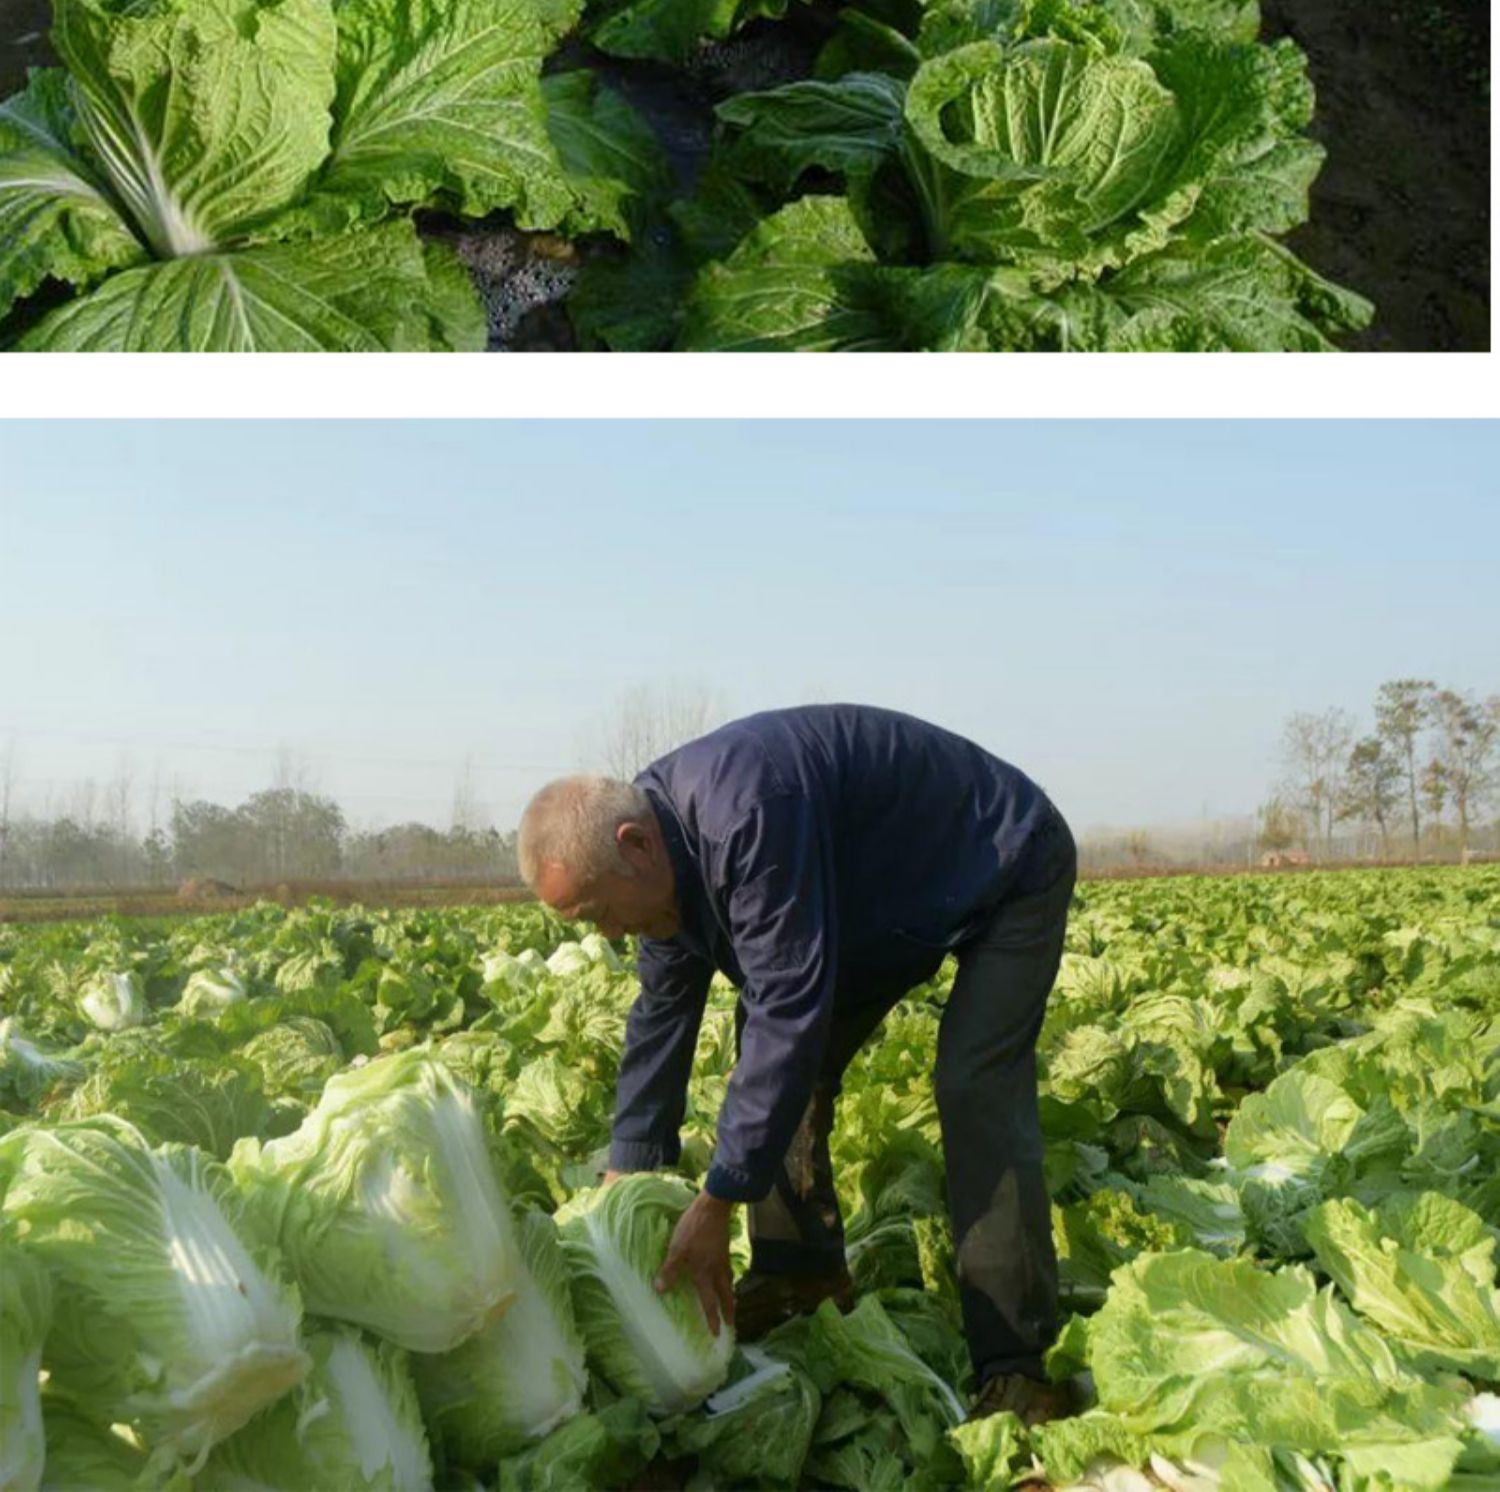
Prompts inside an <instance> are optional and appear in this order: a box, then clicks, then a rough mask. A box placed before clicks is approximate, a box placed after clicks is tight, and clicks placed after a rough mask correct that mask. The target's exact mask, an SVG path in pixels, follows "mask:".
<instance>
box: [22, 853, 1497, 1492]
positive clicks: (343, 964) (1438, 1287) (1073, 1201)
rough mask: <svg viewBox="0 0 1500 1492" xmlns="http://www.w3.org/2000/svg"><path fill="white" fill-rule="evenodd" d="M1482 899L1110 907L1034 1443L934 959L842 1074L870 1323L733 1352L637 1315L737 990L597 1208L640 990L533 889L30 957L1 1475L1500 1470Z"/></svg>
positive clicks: (1173, 890)
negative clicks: (674, 1109)
mask: <svg viewBox="0 0 1500 1492" xmlns="http://www.w3.org/2000/svg"><path fill="white" fill-rule="evenodd" d="M1497 904H1500V875H1497V873H1496V871H1495V870H1493V869H1485V868H1474V869H1470V870H1467V871H1459V870H1434V871H1426V872H1401V873H1392V872H1381V873H1378V874H1369V875H1366V874H1342V875H1336V876H1308V877H1296V878H1267V879H1261V878H1243V879H1235V880H1225V881H1210V880H1187V879H1185V880H1181V881H1170V882H1153V883H1147V884H1136V885H1085V886H1084V887H1083V888H1082V889H1081V891H1080V895H1079V899H1078V905H1077V907H1076V909H1075V915H1074V920H1073V924H1072V928H1071V930H1070V935H1069V947H1068V952H1067V954H1066V956H1065V959H1064V966H1063V970H1062V973H1061V976H1060V981H1059V988H1058V991H1057V993H1056V994H1055V995H1054V997H1053V1000H1052V1002H1051V1006H1050V1009H1049V1015H1048V1020H1047V1025H1046V1028H1045V1030H1044V1033H1043V1037H1042V1052H1043V1066H1044V1082H1043V1107H1044V1114H1043V1118H1044V1127H1045V1130H1046V1133H1047V1139H1048V1145H1047V1164H1048V1172H1049V1180H1050V1183H1051V1188H1052V1191H1053V1194H1054V1198H1055V1206H1054V1231H1055V1236H1056V1239H1057V1244H1058V1250H1059V1255H1060V1264H1061V1273H1062V1287H1063V1292H1064V1299H1065V1302H1066V1304H1067V1306H1068V1307H1069V1311H1070V1316H1069V1321H1068V1325H1067V1327H1066V1329H1065V1330H1064V1333H1063V1335H1062V1337H1061V1339H1060V1341H1059V1343H1058V1345H1057V1347H1056V1348H1055V1349H1054V1351H1053V1353H1052V1354H1051V1357H1050V1359H1049V1370H1050V1371H1051V1372H1053V1373H1054V1374H1055V1375H1056V1376H1058V1377H1060V1378H1062V1377H1067V1378H1071V1379H1074V1380H1075V1381H1076V1383H1077V1384H1078V1386H1079V1388H1080V1389H1081V1391H1082V1392H1083V1394H1084V1397H1085V1402H1087V1404H1088V1405H1089V1407H1088V1409H1087V1411H1086V1412H1084V1413H1082V1414H1080V1415H1078V1416H1075V1417H1073V1418H1071V1419H1067V1420H1063V1421H1059V1422H1056V1423H1054V1424H1052V1425H1049V1426H1045V1427H1042V1428H1040V1429H1034V1430H1031V1431H1027V1430H1026V1429H1024V1428H1023V1427H1022V1426H1021V1425H1020V1424H1019V1422H1017V1421H1016V1420H1015V1419H1014V1417H1012V1416H1007V1415H1001V1416H997V1417H995V1418H993V1419H990V1420H985V1421H980V1422H976V1423H974V1424H964V1423H963V1422H962V1420H963V1407H964V1402H965V1398H966V1396H967V1394H968V1393H969V1391H970V1390H971V1389H972V1387H973V1385H972V1382H971V1381H970V1370H969V1367H968V1363H967V1359H966V1353H965V1349H964V1344H963V1340H962V1336H961V1334H960V1332H959V1329H958V1318H957V1305H956V1289H955V1280H954V1264H953V1246H952V1239H951V1235H950V1234H949V1231H948V1228H947V1224H946V1220H945V1217H944V1206H943V1172H942V1160H941V1150H940V1145H939V1135H938V1128H937V1117H936V1111H935V1106H934V1104H933V1099H932V1094H931V1085H930V1070H931V1057H932V1051H933V1042H934V1039H935V1033H936V1024H937V1019H938V1016H939V1014H940V1011H941V1005H942V1000H943V997H944V994H945V986H946V978H947V976H946V975H945V976H944V978H942V979H940V980H938V981H936V982H935V983H934V984H933V985H931V986H929V987H926V988H923V989H921V990H918V991H915V992H914V993H913V995H912V996H911V997H910V998H909V999H908V1000H907V1001H906V1002H904V1003H903V1005H902V1006H901V1007H899V1008H898V1010H897V1011H895V1012H893V1014H892V1015H891V1017H890V1018H889V1019H888V1021H887V1024H886V1028H885V1032H884V1034H883V1037H882V1039H881V1040H880V1041H879V1042H878V1043H876V1044H874V1045H872V1046H871V1047H869V1048H868V1049H867V1050H866V1051H865V1052H863V1053H862V1054H861V1055H860V1056H859V1057H858V1058H857V1059H856V1061H855V1063H854V1065H853V1067H852V1068H851V1070H850V1073H849V1074H848V1076H847V1078H846V1082H845V1091H844V1097H843V1100H842V1103H841V1111H840V1116H839V1122H838V1127H837V1130H836V1134H835V1160H836V1163H837V1170H838V1177H839V1184H840V1189H841V1193H842V1198H843V1202H844V1207H845V1214H846V1217H847V1219H848V1244H849V1255H850V1262H851V1269H852V1271H853V1273H854V1275H855V1278H856V1282H857V1285H858V1287H859V1304H858V1306H857V1307H856V1309H855V1310H854V1311H853V1312H852V1313H851V1314H850V1315H848V1316H844V1317H841V1316H839V1315H838V1313H837V1312H835V1311H833V1310H832V1308H831V1307H827V1308H825V1309H824V1310H822V1311H820V1312H819V1313H818V1314H817V1315H815V1316H813V1317H811V1318H808V1319H806V1320H803V1321H799V1322H794V1323H792V1324H790V1325H789V1326H787V1327H784V1328H782V1329H781V1330H780V1331H778V1332H777V1333H774V1334H773V1335H772V1337H771V1338H769V1339H768V1340H766V1341H765V1342H763V1343H760V1344H758V1345H755V1346H748V1345H747V1346H740V1347H735V1346H734V1344H733V1343H732V1341H731V1339H730V1338H729V1337H728V1336H727V1335H726V1336H723V1337H720V1338H719V1339H717V1340H716V1339H714V1338H712V1337H711V1336H710V1335H709V1334H708V1333H707V1331H706V1328H705V1326H704V1324H703V1321H702V1317H701V1312H700V1311H699V1309H698V1307H697V1305H696V1302H695V1301H694V1300H693V1299H692V1298H691V1296H690V1294H689V1293H688V1292H687V1290H686V1288H685V1287H678V1289H677V1290H676V1291H674V1292H672V1293H670V1294H669V1295H668V1296H666V1297H661V1296H657V1295H656V1294H655V1292H654V1291H652V1290H651V1288H650V1282H651V1278H652V1275H653V1273H654V1270H655V1268H656V1266H657V1264H658V1263H659V1261H660V1258H661V1256H662V1253H663V1251H664V1249H665V1243H666V1238H667V1236H668V1234H669V1231H670V1227H671V1225H672V1222H673V1220H674V1219H675V1217H676V1216H677V1214H678V1213H679V1212H680V1210H681V1208H682V1207H683V1206H684V1205H685V1204H686V1201H687V1200H688V1198H689V1197H690V1196H691V1181H692V1180H693V1179H695V1178H697V1177H698V1176H700V1175H701V1173H702V1170H703V1169H704V1168H705V1167H706V1164H707V1160H708V1156H709V1154H710V1152H711V1147H712V1139H713V1119H714V1114H715V1112H716V1110H717V1106H718V1102H719V1100H720V1098H721V1096H722V1092H723V1087H724V1084H725V1082H726V1081H727V1077H728V1073H729V1071H730V1069H731V1067H732V1063H733V995H732V991H730V990H728V988H727V987H723V986H716V988H715V991H714V993H713V995H712V997H711V1000H710V1009H709V1011H708V1014H707V1017H706V1019H705V1021H704V1026H703V1031H702V1035H701V1037H700V1044H699V1052H698V1061H697V1064H696V1068H695V1075H694V1079H693V1083H692V1087H691V1091H690V1094H689V1101H688V1105H687V1111H686V1114H685V1118H684V1141H685V1143H684V1153H683V1161H682V1165H681V1168H680V1169H681V1171H682V1173H683V1174H682V1175H681V1176H680V1177H643V1178H633V1179H630V1180H628V1181H627V1182H624V1183H620V1184H617V1185H616V1186H615V1187H613V1188H611V1189H609V1190H607V1191H604V1192H598V1191H596V1190H595V1182H596V1180H597V1176H598V1172H599V1168H600V1166H601V1164H602V1159H603V1146H604V1144H605V1142H606V1140H607V1134H608V1123H609V1112H610V1107H611V1102H612V1083H613V1075H614V1071H615V1067H616V1065H617V1062H618V1056H619V1051H620V1045H621V1041H622V1037H623V1025H624V1015H625V1012H626V1010H627V1009H628V1006H629V1002H630V1000H631V998H632V996H633V993H634V981H633V979H632V978H631V976H630V974H629V972H628V971H627V970H623V969H621V968H620V967H619V966H618V964H619V960H618V958H617V956H616V952H615V950H613V949H611V948H610V946H609V945H608V944H605V943H604V942H602V940H599V939H597V938H594V937H585V938H583V939H581V940H577V941H575V940H574V939H573V938H572V937H571V936H570V934H571V933H572V929H569V928H567V927H566V926H565V925H564V924H562V923H561V922H560V921H559V920H558V919H556V918H555V917H553V916H551V914H549V913H547V912H546V911H545V910H543V909H540V908H534V907H524V908H510V909H505V910H501V911H494V910H483V911H480V910H469V911H453V912H432V911H422V912H411V913H388V912H387V913H367V912H363V911H360V910H358V909H346V910H338V909H334V908H331V907H317V908H312V909H308V910H304V911H299V912H290V913H289V912H286V911H284V910H282V909H279V908H275V907H270V906H262V907H257V908H254V909H251V910H250V911H247V912H241V913H235V914H231V915H230V916H227V917H220V918H209V919H195V920H193V921H189V922H179V923H161V924H151V923H131V922H103V923H93V924H77V925H72V926H65V927H60V928H48V929H9V930H0V1008H3V1010H4V1011H5V1016H4V1025H3V1027H0V1110H3V1111H4V1115H5V1117H4V1118H3V1119H0V1125H3V1126H5V1127H7V1128H8V1129H9V1133H8V1134H4V1135H0V1193H3V1198H4V1200H3V1217H4V1224H3V1234H0V1238H3V1247H4V1263H3V1267H0V1280H3V1281H4V1295H3V1303H0V1315H3V1316H4V1318H5V1326H6V1330H5V1333H4V1338H3V1339H4V1341H5V1342H6V1343H7V1348H6V1352H7V1357H6V1362H5V1369H6V1372H5V1375H4V1376H5V1383H4V1386H3V1388H0V1415H3V1416H4V1419H5V1430H6V1433H5V1445H6V1447H7V1450H6V1454H5V1457H4V1458H3V1463H0V1464H3V1467H4V1469H3V1470H0V1485H6V1486H7V1487H9V1486H17V1487H20V1486H28V1487H34V1486H38V1485H39V1486H42V1487H46V1488H49V1489H51V1492H62V1489H64V1488H69V1489H71V1488H73V1487H84V1486H97V1487H99V1488H110V1489H112V1488H116V1487H126V1486H134V1487H137V1488H150V1487H172V1488H174V1489H176V1488H182V1487H186V1486H192V1487H209V1488H226V1489H227V1488H238V1489H243V1488H245V1487H247V1486H254V1487H258V1488H279V1489H284V1492H291V1489H292V1488H294V1487H299V1488H300V1487H308V1486H319V1487H331V1488H342V1487H349V1488H352V1489H365V1488H407V1487H412V1488H423V1487H428V1486H451V1487H454V1488H464V1489H472V1488H475V1487H476V1486H482V1487H486V1488H488V1487H492V1486H499V1487H533V1486H552V1487H558V1488H564V1487H569V1488H584V1487H613V1486H619V1487H623V1486H628V1485H630V1484H631V1483H632V1481H633V1479H634V1478H635V1477H636V1476H637V1475H638V1474H639V1472H640V1471H641V1469H642V1468H643V1467H644V1466H646V1465H647V1464H648V1463H650V1462H653V1461H655V1462H656V1463H657V1464H658V1465H660V1464H662V1463H667V1464H669V1465H670V1466H671V1467H672V1468H674V1470H675V1471H676V1472H677V1473H678V1474H680V1475H681V1476H682V1477H687V1478H690V1481H689V1483H688V1484H689V1485H691V1486H694V1487H697V1488H701V1489H707V1488H716V1487H739V1486H746V1487H753V1486H766V1487H797V1486H804V1487H839V1488H891V1489H895V1488H898V1487H908V1486H919V1487H920V1486H931V1487H943V1486H953V1487H972V1488H1002V1487H1007V1486H1011V1485H1015V1484H1017V1483H1018V1482H1019V1481H1021V1480H1022V1479H1023V1478H1025V1477H1027V1476H1029V1475H1032V1474H1040V1475H1043V1476H1045V1477H1046V1478H1047V1479H1049V1480H1050V1481H1051V1482H1052V1483H1053V1484H1054V1485H1059V1486H1064V1485H1074V1484H1098V1485H1109V1486H1112V1487H1130V1486H1132V1485H1142V1486H1145V1485H1153V1486H1156V1485H1163V1484H1164V1485H1169V1486H1178V1487H1191V1488H1194V1489H1197V1488H1209V1487H1215V1486H1223V1487H1227V1488H1247V1489H1256V1492H1262V1489H1271V1488H1285V1487H1291V1488H1320V1487H1338V1488H1341V1489H1349V1492H1354V1489H1362V1488H1391V1489H1397V1488H1432V1489H1437V1488H1440V1487H1446V1486H1453V1487H1460V1488H1467V1489H1470V1492H1478V1489H1482V1488H1486V1487H1489V1488H1493V1487H1495V1486H1497V1485H1500V1449H1497V1447H1496V1444H1495V1440H1496V1437H1497V1435H1500V1426H1497V1424H1496V1411H1497V1408H1500V1401H1497V1400H1496V1397H1495V1393H1494V1391H1495V1389H1496V1387H1497V1381H1500V1291H1497V1288H1496V1277H1495V1262H1494V1250H1495V1245H1496V1241H1497V1237H1500V1231H1497V1230H1500V1181H1497V1176H1500V1028H1497V1015H1500V918H1497V914H1496V906H1497ZM736 1253H737V1255H738V1256H739V1262H740V1264H743V1263H744V1262H745V1258H744V1242H743V1238H742V1237H740V1238H738V1239H737V1240H736ZM14 1344H20V1345H19V1347H17V1346H16V1345H14ZM38 1367H40V1368H41V1370H42V1373H43V1375H44V1376H43V1378H42V1380H41V1385H40V1388H39V1389H38V1371H37V1370H38ZM28 1384H30V1385H31V1397H28V1393H27V1385H28ZM17 1447H19V1448H21V1449H19V1450H17V1449H14V1448H17ZM28 1447H29V1451H28V1449H27V1448H28ZM42 1447H45V1451H43V1449H42ZM28 1457H29V1459H28ZM49 1466H50V1469H49ZM106 1466H107V1467H108V1468H109V1470H108V1474H107V1475H106V1471H105V1469H104V1468H105V1467H106ZM28 1477H30V1478H31V1480H29V1481H28V1480H26V1478H28ZM7 1478H10V1480H9V1481H7V1480H6V1479H7Z"/></svg>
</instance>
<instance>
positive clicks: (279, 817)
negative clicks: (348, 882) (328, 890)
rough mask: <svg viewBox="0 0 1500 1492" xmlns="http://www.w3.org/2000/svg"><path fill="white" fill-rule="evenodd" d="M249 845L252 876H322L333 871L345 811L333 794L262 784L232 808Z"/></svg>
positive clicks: (337, 859)
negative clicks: (253, 854)
mask: <svg viewBox="0 0 1500 1492" xmlns="http://www.w3.org/2000/svg"><path fill="white" fill-rule="evenodd" d="M236 816H237V817H238V818H239V819H240V821H241V823H242V825H243V826H244V834H245V839H246V841H247V842H248V843H249V844H251V845H253V846H254V850H255V863H254V866H253V874H252V876H251V877H250V878H251V879H259V880H270V881H280V880H285V879H286V878H287V877H298V876H302V877H308V878H310V879H321V878H323V877H326V876H331V875H334V874H336V873H337V871H338V868H339V853H340V842H341V840H342V838H343V834H344V813H343V810H342V809H341V808H340V807H339V805H338V804H337V803H335V802H334V801H333V799H332V798H324V797H321V796H319V795H318V794H317V793H309V792H303V791H301V790H300V789H298V788H292V787H272V788H266V789H265V790H264V791H263V792H259V793H255V794H253V795H252V796H251V797H249V798H247V799H246V800H245V801H244V802H243V803H242V804H241V805H240V807H239V808H238V809H237V810H236Z"/></svg>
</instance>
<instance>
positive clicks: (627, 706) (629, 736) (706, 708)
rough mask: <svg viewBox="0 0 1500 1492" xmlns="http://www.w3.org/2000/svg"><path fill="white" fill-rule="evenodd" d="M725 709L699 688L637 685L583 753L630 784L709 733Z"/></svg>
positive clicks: (594, 763)
mask: <svg viewBox="0 0 1500 1492" xmlns="http://www.w3.org/2000/svg"><path fill="white" fill-rule="evenodd" d="M722 715H723V706H722V705H721V704H720V702H719V699H718V696H717V695H716V694H715V693H714V692H713V691H712V690H711V689H708V688H706V687H705V686H703V685H700V684H682V685H654V684H638V685H636V686H635V687H634V688H633V689H629V690H627V691H626V692H625V693H624V694H622V695H621V696H620V698H619V700H618V701H617V703H616V705H615V708H614V712H613V715H612V716H611V718H610V719H609V720H608V721H606V722H605V724H604V725H603V727H602V728H601V729H600V730H599V732H598V733H597V736H596V738H595V740H594V741H591V742H590V744H589V745H588V746H587V748H586V750H585V755H586V757H587V758H588V759H589V761H590V764H591V765H593V766H595V767H597V769H598V770H600V771H602V772H604V773H606V774H607V775H608V776H610V777H618V778H620V779H621V780H623V781H626V782H629V781H630V780H631V779H632V778H633V777H635V775H636V774H637V773H638V772H639V771H640V770H641V769H642V768H643V767H647V766H649V765H650V764H651V763H652V762H654V761H655V760H656V759H657V757H659V756H665V755H666V753H667V752H669V751H671V750H673V749H674V748H675V747H678V746H681V745H684V744H685V743H686V742H688V741H691V740H693V739H695V738H696V737H698V736H701V735H704V734H706V733H707V732H708V731H710V730H712V729H713V727H714V726H715V725H716V724H718V723H719V721H720V720H721V718H722Z"/></svg>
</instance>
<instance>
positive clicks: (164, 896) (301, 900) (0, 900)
mask: <svg viewBox="0 0 1500 1492" xmlns="http://www.w3.org/2000/svg"><path fill="white" fill-rule="evenodd" d="M1493 858H1494V857H1493V856H1475V857H1473V861H1472V863H1473V864H1476V865H1479V864H1488V863H1491V862H1492V861H1493ZM1421 866H1427V867H1428V868H1431V867H1432V862H1431V861H1414V860H1385V861H1371V860H1351V861H1347V862H1341V863H1339V864H1336V865H1286V866H1278V867H1277V868H1275V869H1271V870H1268V869H1266V868H1264V867H1262V866H1259V865H1238V866H1235V865H1154V864H1145V865H1113V866H1109V867H1107V868H1100V867H1090V866H1089V865H1088V864H1087V863H1086V862H1085V864H1084V867H1083V871H1082V879H1083V880H1086V881H1134V880H1152V879H1165V878H1170V877H1172V876H1231V875H1310V874H1318V873H1324V872H1327V871H1335V870H1336V871H1352V870H1395V869H1403V868H1404V869H1416V868H1419V867H1421ZM314 897H324V898H326V899H328V900H329V901H331V902H333V903H334V904H335V905H336V906H354V905H359V906H366V907H489V906H503V905H505V904H507V903H510V902H522V901H530V900H531V899H532V896H531V892H530V891H528V890H527V889H526V887H525V886H523V885H521V884H520V883H518V882H509V881H507V882H499V883H495V882H485V881H409V882H402V881H281V882H277V883H275V884H266V885H253V886H245V887H242V888H237V889H236V890H234V891H233V892H225V893H219V894H189V895H184V894H182V892H180V891H179V890H178V889H177V888H176V887H172V886H125V887H113V888H112V887H98V886H92V887H78V888H70V889H64V890H58V891H8V892H0V923H3V922H72V921H77V920H79V919H84V918H89V917H174V916H200V917H201V916H203V915H205V914H207V913H213V912H232V911H237V910H238V909H239V908H241V907H248V906H254V905H255V903H256V902H259V901H272V902H277V903H279V904H280V905H282V906H288V907H300V906H303V905H305V904H306V903H307V902H308V901H310V900H312V898H314Z"/></svg>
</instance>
